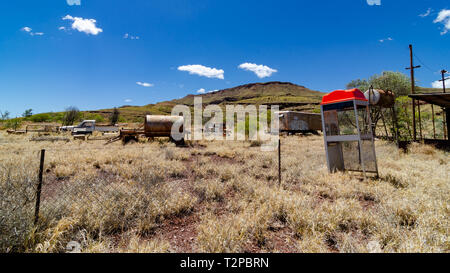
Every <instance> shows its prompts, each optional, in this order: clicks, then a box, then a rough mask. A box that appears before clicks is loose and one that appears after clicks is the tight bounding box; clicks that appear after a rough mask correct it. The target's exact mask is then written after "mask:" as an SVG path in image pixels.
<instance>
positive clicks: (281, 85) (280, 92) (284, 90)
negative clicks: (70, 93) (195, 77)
mask: <svg viewBox="0 0 450 273" xmlns="http://www.w3.org/2000/svg"><path fill="white" fill-rule="evenodd" d="M323 95H324V93H322V92H319V91H313V90H310V89H308V88H306V87H304V86H300V85H296V84H293V83H289V82H266V83H251V84H245V85H241V86H237V87H233V88H228V89H224V90H219V91H215V92H211V93H206V94H200V95H187V96H186V97H184V98H181V99H175V100H171V101H164V102H160V103H157V104H148V105H145V106H122V107H120V113H121V116H122V117H123V118H124V119H125V120H128V121H141V120H143V118H144V115H146V114H153V115H167V114H170V112H171V110H172V107H173V106H175V105H177V104H182V105H188V106H193V105H194V98H195V97H201V98H202V99H203V104H204V105H207V104H219V105H225V104H256V105H260V104H268V105H272V104H276V105H280V108H281V109H290V110H305V111H317V109H318V107H317V104H318V103H319V102H320V100H321V98H322V96H323ZM111 111H112V109H103V110H98V111H88V112H89V113H93V114H100V115H108V114H109V113H111Z"/></svg>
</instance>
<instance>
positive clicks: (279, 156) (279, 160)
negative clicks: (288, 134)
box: [278, 136, 281, 186]
mask: <svg viewBox="0 0 450 273" xmlns="http://www.w3.org/2000/svg"><path fill="white" fill-rule="evenodd" d="M278 183H279V185H280V186H281V137H280V136H278Z"/></svg>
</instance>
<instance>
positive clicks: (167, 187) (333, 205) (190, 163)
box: [0, 133, 450, 252]
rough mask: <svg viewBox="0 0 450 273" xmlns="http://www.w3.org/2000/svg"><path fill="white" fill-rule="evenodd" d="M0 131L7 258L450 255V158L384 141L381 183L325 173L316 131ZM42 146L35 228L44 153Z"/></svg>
mask: <svg viewBox="0 0 450 273" xmlns="http://www.w3.org/2000/svg"><path fill="white" fill-rule="evenodd" d="M30 137H31V136H8V135H6V134H3V133H0V153H1V154H0V170H1V173H0V195H1V196H0V197H1V200H2V201H1V202H2V206H1V209H0V217H1V218H0V220H1V222H0V231H1V232H0V233H1V234H2V235H1V238H0V251H2V252H5V251H6V252H8V251H26V252H65V251H68V249H67V246H68V243H69V242H72V243H73V242H76V243H77V244H79V246H80V251H82V252H188V251H189V252H190V251H193V252H449V250H450V244H449V241H448V237H449V220H448V219H449V199H450V191H449V187H450V186H449V185H450V184H449V172H448V163H447V162H448V153H445V152H442V151H439V150H436V149H434V148H432V147H429V146H424V145H413V146H412V147H411V148H410V151H409V153H407V154H405V153H402V152H400V151H399V150H397V149H396V148H395V146H393V145H392V144H389V143H387V142H377V147H376V149H377V157H378V165H379V169H380V178H379V179H367V180H363V179H361V177H360V176H359V175H357V174H349V173H336V174H331V175H330V174H328V172H327V169H326V164H325V157H324V151H323V140H322V138H321V137H320V136H311V137H299V136H289V137H283V138H282V144H283V146H282V163H283V164H282V173H283V182H282V185H281V186H280V185H278V180H277V152H276V151H274V152H261V151H260V147H259V145H260V143H256V142H254V143H250V142H206V141H201V142H196V143H191V145H190V146H191V147H190V148H176V147H175V146H174V145H173V144H170V143H167V142H165V141H159V142H152V143H139V144H134V145H127V146H122V145H121V144H119V143H115V144H112V145H110V146H103V143H104V142H103V141H94V142H83V141H71V142H69V143H65V142H46V141H42V142H29V138H30ZM41 148H45V149H47V152H46V162H45V174H44V185H43V195H42V209H41V214H40V215H41V216H40V223H39V226H38V227H36V228H33V225H32V216H33V212H34V211H33V208H34V188H35V183H36V178H37V168H38V151H39V150H40V149H41Z"/></svg>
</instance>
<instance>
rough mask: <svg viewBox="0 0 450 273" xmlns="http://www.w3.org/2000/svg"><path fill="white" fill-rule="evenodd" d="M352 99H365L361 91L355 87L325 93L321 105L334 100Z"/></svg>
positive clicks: (334, 101)
mask: <svg viewBox="0 0 450 273" xmlns="http://www.w3.org/2000/svg"><path fill="white" fill-rule="evenodd" d="M352 100H362V101H367V99H366V97H365V96H364V94H363V92H361V91H360V90H359V89H357V88H355V89H350V90H336V91H333V92H331V93H329V94H326V95H325V96H323V98H322V103H321V105H324V104H330V103H336V102H345V101H352Z"/></svg>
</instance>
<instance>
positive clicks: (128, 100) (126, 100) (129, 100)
mask: <svg viewBox="0 0 450 273" xmlns="http://www.w3.org/2000/svg"><path fill="white" fill-rule="evenodd" d="M132 101H133V100H132V99H125V102H132Z"/></svg>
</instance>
